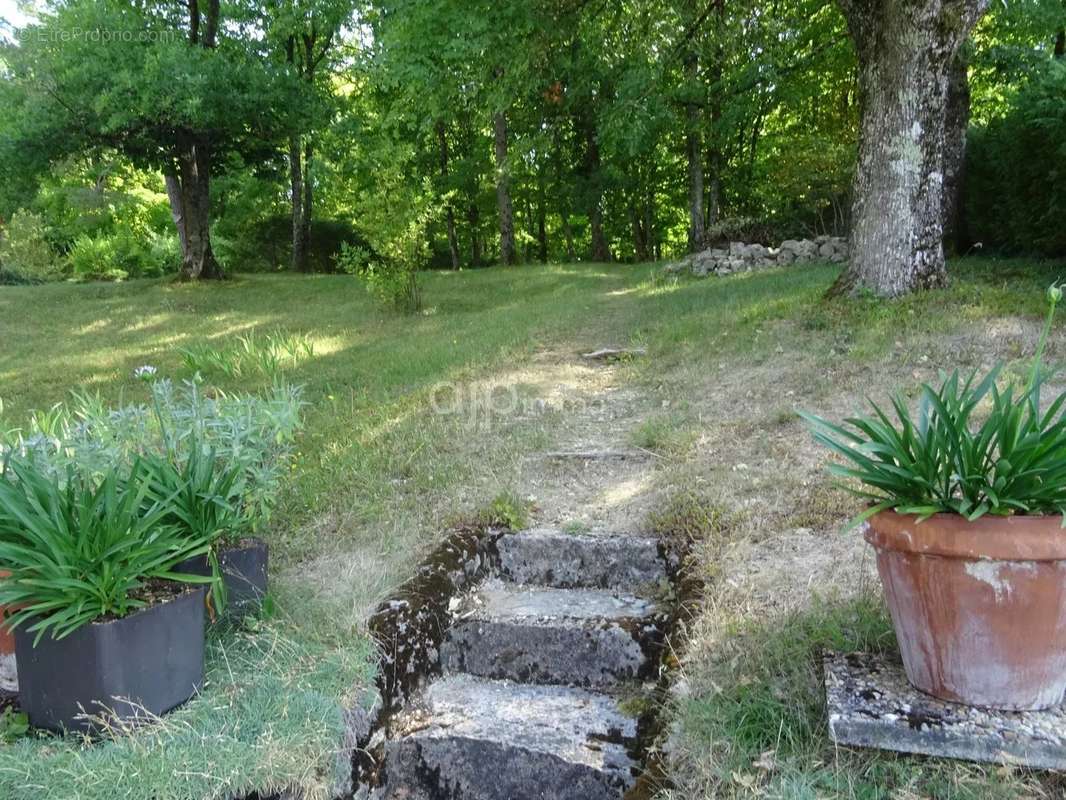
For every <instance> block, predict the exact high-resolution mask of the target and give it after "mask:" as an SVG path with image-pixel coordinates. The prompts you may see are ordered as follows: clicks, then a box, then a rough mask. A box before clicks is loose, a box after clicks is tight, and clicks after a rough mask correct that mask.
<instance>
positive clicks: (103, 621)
mask: <svg viewBox="0 0 1066 800" xmlns="http://www.w3.org/2000/svg"><path fill="white" fill-rule="evenodd" d="M184 586H186V587H187V588H185V589H183V590H182V591H180V592H178V593H177V594H173V595H171V596H170V597H168V598H167V599H166V600H161V601H160V602H158V603H151V604H150V605H147V606H144V607H143V608H138V609H137V610H136V611H131V612H130V613H129V614H126V616H124V617H111V618H104V617H97V618H96V619H93V620H90V621H89V622H86V623H85V624H84V625H79V626H78V627H77V628H75V629H74V630H73V631H72V632H71V633H77V632H78V631H80V630H81V629H82V628H92V629H94V630H103V629H104V628H109V627H111V626H114V625H122V624H123V623H127V622H129V621H130V620H131V619H134V618H135V617H142V616H146V615H148V614H151V613H153V612H155V611H159V610H160V609H163V608H167V607H168V606H170V605H171V604H173V603H180V602H182V601H186V602H187V601H188V600H189V597H190V596H192V595H201V596H203V595H205V594H206V593H207V587H206V586H201V585H197V584H195V583H186V584H184ZM200 602H201V603H202V602H203V601H202V600H201V601H200ZM38 619H40V617H33V618H32V619H28V620H26V624H25V625H21V626H19V627H18V628H16V629H15V630H14V633H15V634H16V635H17V634H22V633H25V634H26V635H28V636H30V637H32V638H36V636H37V634H36V633H28V630H29V628H31V627H32V626H33V625H34V624H35V623H36V622H37V620H38ZM50 638H52V636H51V634H46V635H45V636H44V637H43V639H50ZM43 639H42V641H43Z"/></svg>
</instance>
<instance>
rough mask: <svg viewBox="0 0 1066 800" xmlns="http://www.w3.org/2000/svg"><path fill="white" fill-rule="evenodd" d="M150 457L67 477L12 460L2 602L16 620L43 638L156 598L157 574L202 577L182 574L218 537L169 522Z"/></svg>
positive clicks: (3, 527)
mask: <svg viewBox="0 0 1066 800" xmlns="http://www.w3.org/2000/svg"><path fill="white" fill-rule="evenodd" d="M151 491H152V483H151V479H150V475H149V473H148V472H147V471H146V470H145V467H144V465H143V463H142V462H139V461H138V462H134V464H133V466H132V468H130V469H129V470H125V469H122V470H120V469H119V468H117V467H116V468H112V469H110V470H109V471H108V472H107V473H106V474H105V475H104V477H103V479H102V480H101V481H100V482H99V483H96V482H95V481H93V480H92V479H87V478H85V477H83V476H79V475H77V474H75V473H73V472H72V473H69V474H68V475H67V478H66V480H65V481H60V480H59V479H58V478H56V477H55V476H53V475H48V474H46V473H45V472H43V471H41V470H39V469H37V468H36V467H35V466H34V465H33V464H31V463H28V462H20V461H19V460H17V459H16V460H13V461H11V462H10V463H8V464H7V465H6V468H5V479H4V480H0V565H3V567H4V569H7V570H9V571H10V572H11V575H10V577H8V578H5V579H4V580H2V581H0V604H3V605H6V606H8V607H13V608H15V609H16V611H15V612H14V613H12V614H11V615H10V616H9V617H8V622H7V624H8V626H9V627H10V628H17V627H19V626H22V625H27V626H28V627H27V630H28V631H29V632H31V633H36V634H37V640H38V641H39V640H40V639H41V637H43V636H45V635H46V634H47V635H51V636H54V637H55V638H57V639H58V638H63V637H64V636H67V635H69V634H70V633H71V632H72V631H74V630H76V629H77V628H79V627H80V626H82V625H85V624H87V623H89V622H92V621H93V620H95V619H99V618H101V617H105V616H108V615H114V616H116V617H123V616H126V615H127V614H130V613H132V612H133V611H136V610H137V609H139V608H144V607H145V606H147V605H149V604H150V602H151V600H150V599H149V597H148V595H146V594H144V590H145V589H146V582H147V581H148V580H149V579H152V578H157V579H161V580H181V581H188V582H193V583H196V582H203V581H204V579H202V578H199V577H197V576H189V575H181V574H179V573H176V572H174V565H175V564H177V563H178V562H179V561H182V560H183V559H186V558H191V557H193V556H197V555H206V554H207V553H208V551H209V549H210V541H209V539H208V538H207V537H205V536H203V535H194V534H193V533H192V532H190V531H180V530H178V529H177V528H175V527H171V526H168V525H166V524H165V523H164V521H163V518H164V516H165V514H166V513H167V509H168V506H169V498H165V497H159V498H156V499H154V500H150V493H151Z"/></svg>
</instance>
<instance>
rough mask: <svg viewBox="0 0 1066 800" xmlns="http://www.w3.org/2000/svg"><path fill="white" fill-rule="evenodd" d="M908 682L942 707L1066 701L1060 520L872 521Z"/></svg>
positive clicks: (889, 515)
mask: <svg viewBox="0 0 1066 800" xmlns="http://www.w3.org/2000/svg"><path fill="white" fill-rule="evenodd" d="M866 541H868V542H869V543H870V544H872V545H873V546H874V549H875V550H876V551H877V569H878V572H879V573H880V575H881V582H882V583H883V584H884V587H885V596H886V599H887V601H888V608H889V611H890V612H891V613H892V622H893V624H894V626H895V629H896V637H897V638H898V639H899V647H900V651H901V653H902V655H903V665H904V668H905V669H906V671H907V677H908V678H909V679H910V682H911V683H912V684H914V686H915V687H916V688H918V689H920V690H921V691H923V692H926V693H928V694H931V695H933V696H935V697H938V698H941V699H943V700H951V701H954V702H958V703H965V704H967V705H973V706H982V707H986V708H1000V709H1008V710H1034V709H1041V708H1049V707H1051V706H1056V705H1058V704H1060V703H1061V702H1062V701H1063V698H1064V696H1066V530H1063V528H1062V519H1061V518H1060V517H988V516H986V517H982V518H980V519H978V520H976V521H975V522H967V521H966V520H965V519H963V518H962V517H959V516H956V515H954V514H937V515H935V516H933V517H930V518H929V519H927V520H925V521H924V522H918V521H917V517H914V516H908V515H903V514H896V513H895V512H892V511H885V512H882V513H880V514H877V515H875V516H874V517H872V518H871V519H870V524H869V527H868V528H867V530H866Z"/></svg>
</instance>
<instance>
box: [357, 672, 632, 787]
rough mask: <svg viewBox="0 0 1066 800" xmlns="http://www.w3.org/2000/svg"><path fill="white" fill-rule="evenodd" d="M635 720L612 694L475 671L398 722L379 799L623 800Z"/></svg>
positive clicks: (433, 692)
mask: <svg viewBox="0 0 1066 800" xmlns="http://www.w3.org/2000/svg"><path fill="white" fill-rule="evenodd" d="M636 734H637V731H636V721H635V720H634V719H632V718H630V717H626V716H625V715H623V714H622V713H621V712H620V711H619V710H618V708H617V706H616V705H615V703H614V701H613V700H611V699H610V698H609V697H607V696H605V695H599V694H593V693H590V692H586V691H583V690H581V689H571V688H564V687H559V686H529V685H523V684H514V683H509V682H506V681H486V680H481V679H477V678H473V677H470V676H468V675H455V676H450V677H446V678H444V679H442V680H439V681H437V682H436V683H433V684H431V685H430V687H429V688H428V689H427V691H426V694H425V696H424V698H423V700H422V707H421V708H419V709H417V710H414V709H413V710H409V711H406V712H404V713H403V714H402V715H400V716H399V717H397V718H396V719H395V720H394V721H393V730H392V738H391V739H390V740H389V741H387V742H386V743H385V769H384V774H385V782H384V784H383V786H382V787H381V788H380V789H379V790H378V793H377V794H375V797H376V798H380V799H381V800H401V798H402V800H519V799H520V798H539V799H540V800H608V798H609V799H610V800H617V799H618V798H620V797H621V796H622V795H623V793H624V792H625V791H626V790H627V789H628V788H629V787H630V786H632V785H633V783H634V780H635V777H634V776H635V774H636V771H637V764H636V763H635V762H634V761H633V759H632V757H631V756H630V753H629V751H628V749H627V748H629V747H632V746H633V741H634V739H635V737H636Z"/></svg>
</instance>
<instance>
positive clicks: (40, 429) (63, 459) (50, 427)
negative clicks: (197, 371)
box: [0, 380, 303, 526]
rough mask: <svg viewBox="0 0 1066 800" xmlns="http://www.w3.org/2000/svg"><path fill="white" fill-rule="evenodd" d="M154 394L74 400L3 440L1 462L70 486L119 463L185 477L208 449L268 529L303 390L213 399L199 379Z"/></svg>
mask: <svg viewBox="0 0 1066 800" xmlns="http://www.w3.org/2000/svg"><path fill="white" fill-rule="evenodd" d="M149 390H150V393H151V400H150V403H149V404H147V405H128V406H124V407H121V408H109V407H107V406H106V405H105V404H104V402H103V401H102V400H101V398H100V397H98V396H93V395H89V394H86V393H73V395H72V399H71V400H70V402H69V403H67V404H60V405H56V406H53V407H52V408H51V409H50V410H48V411H47V412H36V413H34V414H33V415H32V416H31V418H30V421H29V423H28V424H27V425H25V426H24V427H23V428H20V429H16V430H15V431H12V432H10V433H8V434H6V435H5V437H3V439H0V456H3V454H4V453H5V451H6V453H7V456H6V457H8V458H11V457H14V458H17V459H21V460H24V461H28V462H30V463H33V464H35V465H36V466H37V468H39V469H40V470H42V471H45V472H47V473H49V474H51V475H53V476H54V477H56V479H57V480H62V479H64V477H65V476H66V475H67V474H68V473H70V472H71V471H74V472H77V473H80V474H85V475H90V476H102V475H106V474H108V473H109V472H110V470H111V469H112V468H113V465H115V464H126V465H131V464H133V463H135V462H136V461H137V460H138V459H140V458H141V457H143V456H151V455H155V456H161V457H167V458H170V459H172V460H173V461H174V465H175V467H176V468H178V469H180V470H184V469H185V468H186V464H185V459H187V458H189V457H190V454H191V453H194V452H199V450H198V448H201V447H203V448H207V449H209V450H210V451H211V452H213V453H214V454H215V456H216V460H217V461H218V469H219V474H220V475H222V474H228V473H229V471H230V470H238V471H239V473H240V477H239V479H237V481H236V483H235V484H234V485H233V486H232V487H230V491H231V494H228V496H239V497H240V498H241V501H242V513H244V514H245V515H246V517H247V519H248V521H249V523H250V524H251V525H252V526H258V525H261V524H263V523H264V522H265V521H266V520H267V519H268V518H269V516H270V511H271V509H272V507H273V504H274V500H275V496H276V493H277V489H278V484H279V481H280V479H281V475H282V473H283V469H284V467H285V464H286V461H287V457H288V455H289V453H290V451H291V447H292V441H293V436H294V435H295V433H296V431H297V429H298V428H299V426H300V412H301V409H302V407H303V401H302V400H301V399H300V398H301V390H300V389H299V388H296V387H289V386H284V385H275V386H274V387H273V388H272V389H271V390H270V391H269V392H267V393H265V394H264V395H262V396H256V395H250V394H232V395H230V394H226V393H224V392H221V391H220V392H217V394H216V396H214V397H206V396H205V395H204V394H203V392H202V391H201V389H200V386H199V383H198V382H197V381H195V380H193V381H187V382H185V383H184V384H182V385H181V387H179V388H175V387H174V385H173V384H172V383H171V382H170V381H166V380H159V381H154V382H153V383H151V384H150V386H149ZM5 439H6V441H4V440H5ZM190 442H195V443H196V445H195V447H189V446H188V445H189V444H190Z"/></svg>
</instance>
